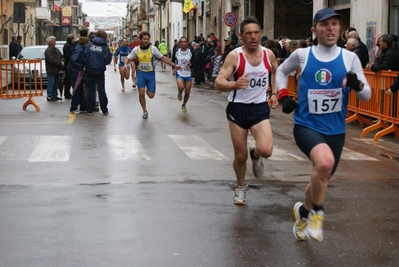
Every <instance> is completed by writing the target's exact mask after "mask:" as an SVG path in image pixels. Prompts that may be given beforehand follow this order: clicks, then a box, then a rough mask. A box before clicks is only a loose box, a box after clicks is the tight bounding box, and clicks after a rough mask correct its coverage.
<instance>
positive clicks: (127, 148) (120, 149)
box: [107, 135, 151, 161]
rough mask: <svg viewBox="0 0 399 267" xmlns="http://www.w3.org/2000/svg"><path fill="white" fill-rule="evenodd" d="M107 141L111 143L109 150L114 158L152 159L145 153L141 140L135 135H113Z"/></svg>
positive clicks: (126, 159)
mask: <svg viewBox="0 0 399 267" xmlns="http://www.w3.org/2000/svg"><path fill="white" fill-rule="evenodd" d="M107 143H108V144H109V145H110V148H109V151H110V154H111V159H112V160H115V161H117V160H121V161H128V160H150V159H151V158H150V157H149V156H148V155H147V154H145V153H144V151H143V148H142V146H141V144H140V141H139V140H138V139H137V138H136V137H135V136H134V135H113V136H111V137H110V138H109V139H108V140H107Z"/></svg>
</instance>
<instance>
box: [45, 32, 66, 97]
mask: <svg viewBox="0 0 399 267" xmlns="http://www.w3.org/2000/svg"><path fill="white" fill-rule="evenodd" d="M46 41H47V44H48V47H47V49H46V51H45V52H44V61H45V64H46V72H47V101H57V100H62V97H58V91H57V89H58V81H59V76H60V71H61V69H62V67H64V59H63V57H62V54H61V52H60V50H58V48H56V47H55V42H56V38H55V37H54V36H49V37H47V39H46Z"/></svg>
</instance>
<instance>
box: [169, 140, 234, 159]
mask: <svg viewBox="0 0 399 267" xmlns="http://www.w3.org/2000/svg"><path fill="white" fill-rule="evenodd" d="M168 136H169V138H170V139H172V141H173V142H175V144H176V145H177V146H178V147H179V148H180V149H181V150H183V152H184V153H185V154H186V155H187V156H188V157H189V158H190V159H195V160H198V159H199V160H201V159H215V160H224V159H228V158H227V157H226V156H225V155H223V154H222V153H220V152H219V151H217V150H216V149H214V148H213V147H212V146H210V145H209V144H208V143H207V142H205V141H204V140H203V139H201V138H199V137H198V136H196V135H168Z"/></svg>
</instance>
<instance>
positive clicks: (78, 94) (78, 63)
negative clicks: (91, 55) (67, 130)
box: [67, 37, 89, 114]
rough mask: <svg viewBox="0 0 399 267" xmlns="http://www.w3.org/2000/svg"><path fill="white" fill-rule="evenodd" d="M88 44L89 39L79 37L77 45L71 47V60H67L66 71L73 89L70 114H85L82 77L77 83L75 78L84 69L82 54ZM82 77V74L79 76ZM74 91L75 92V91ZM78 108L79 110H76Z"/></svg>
mask: <svg viewBox="0 0 399 267" xmlns="http://www.w3.org/2000/svg"><path fill="white" fill-rule="evenodd" d="M88 43H89V38H87V37H80V38H79V40H78V43H76V44H75V45H74V47H73V50H72V54H71V58H70V60H69V64H68V68H67V71H68V73H69V78H70V79H71V85H72V87H73V88H74V93H73V95H72V101H71V107H70V109H69V111H70V112H71V113H75V114H79V113H81V112H87V104H86V98H85V96H84V92H83V77H82V78H81V80H80V81H78V84H76V83H77V78H78V75H79V72H80V71H82V72H83V68H84V58H83V55H84V52H85V49H86V46H87V45H88ZM81 75H82V74H81ZM75 89H76V90H75ZM78 106H79V107H80V110H79V109H78Z"/></svg>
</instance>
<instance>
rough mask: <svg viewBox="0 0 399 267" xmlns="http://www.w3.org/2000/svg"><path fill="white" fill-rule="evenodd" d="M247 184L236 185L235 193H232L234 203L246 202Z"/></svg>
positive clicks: (241, 203) (242, 203) (243, 203)
mask: <svg viewBox="0 0 399 267" xmlns="http://www.w3.org/2000/svg"><path fill="white" fill-rule="evenodd" d="M247 190H248V185H247V184H245V185H244V186H237V187H236V193H235V195H234V198H233V199H234V204H236V205H245V204H247V200H246V195H247Z"/></svg>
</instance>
